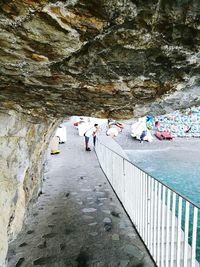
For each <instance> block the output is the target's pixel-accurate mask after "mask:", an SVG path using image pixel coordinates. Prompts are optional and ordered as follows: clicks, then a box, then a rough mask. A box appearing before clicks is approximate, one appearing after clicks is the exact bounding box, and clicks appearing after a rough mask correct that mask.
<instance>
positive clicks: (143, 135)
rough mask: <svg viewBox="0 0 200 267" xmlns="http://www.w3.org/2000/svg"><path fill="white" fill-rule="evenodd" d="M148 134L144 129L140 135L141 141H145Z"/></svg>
mask: <svg viewBox="0 0 200 267" xmlns="http://www.w3.org/2000/svg"><path fill="white" fill-rule="evenodd" d="M146 135H147V131H142V134H141V135H140V143H143V141H144V138H145V136H146Z"/></svg>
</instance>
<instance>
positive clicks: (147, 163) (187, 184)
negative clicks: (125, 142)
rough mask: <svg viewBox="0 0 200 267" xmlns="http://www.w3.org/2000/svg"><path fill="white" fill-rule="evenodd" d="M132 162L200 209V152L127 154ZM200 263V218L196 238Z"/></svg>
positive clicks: (179, 151) (143, 152)
mask: <svg viewBox="0 0 200 267" xmlns="http://www.w3.org/2000/svg"><path fill="white" fill-rule="evenodd" d="M126 153H127V155H128V157H129V159H130V161H131V162H133V163H134V164H135V165H136V166H138V167H140V168H141V169H142V170H144V171H145V172H147V173H148V174H149V175H151V176H153V177H155V178H156V179H157V180H159V181H161V182H163V183H164V184H165V185H167V186H168V187H170V188H171V189H172V190H175V191H176V192H178V193H180V194H181V195H183V196H184V197H186V198H188V199H189V200H191V201H192V202H193V203H194V204H197V205H198V206H200V152H199V151H198V150H196V151H194V150H192V151H190V150H184V149H181V150H176V149H172V148H170V149H163V150H126ZM197 236H198V237H197V244H198V249H197V258H198V261H199V262H200V214H199V220H198V234H197Z"/></svg>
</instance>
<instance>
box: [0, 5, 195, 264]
mask: <svg viewBox="0 0 200 267" xmlns="http://www.w3.org/2000/svg"><path fill="white" fill-rule="evenodd" d="M199 48H200V1H199V0H187V1H186V0H149V1H145V0H89V1H88V0H60V1H57V0H40V1H36V0H1V3H0V112H1V113H0V123H1V127H0V143H1V144H0V145H1V151H3V154H2V155H1V160H0V163H1V171H0V183H1V192H0V193H1V196H0V210H2V211H3V213H1V214H3V216H1V217H0V237H1V239H0V246H1V247H0V266H1V265H2V264H3V263H2V262H3V261H4V258H5V255H6V247H7V240H8V238H11V237H12V236H15V234H16V233H17V232H18V231H19V230H20V227H21V223H22V220H23V216H24V212H25V209H26V207H27V205H28V204H27V203H29V201H30V200H31V199H32V198H33V196H35V195H37V192H38V188H39V186H40V183H41V182H40V181H41V180H40V177H41V169H42V162H43V158H44V157H43V155H44V151H45V150H46V147H47V144H48V141H49V138H50V136H51V135H52V133H53V131H54V129H55V126H56V124H57V123H56V121H58V120H59V118H61V117H63V116H66V115H67V116H70V115H80V114H84V115H95V116H100V117H114V118H124V119H125V118H128V117H132V116H140V115H144V114H145V113H148V112H151V113H157V114H158V113H165V112H169V111H171V110H174V109H177V108H185V107H188V106H191V105H198V106H199V105H200V74H199V73H200V52H199V51H200V50H199ZM7 232H8V236H9V237H8V236H7Z"/></svg>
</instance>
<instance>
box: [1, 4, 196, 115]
mask: <svg viewBox="0 0 200 267" xmlns="http://www.w3.org/2000/svg"><path fill="white" fill-rule="evenodd" d="M0 32H1V34H0V41H1V50H0V56H1V65H0V90H1V95H0V101H1V105H2V106H9V107H10V108H12V107H13V108H15V105H16V104H18V105H20V106H21V107H22V108H23V110H24V112H30V113H31V114H32V115H34V116H35V117H40V116H43V115H44V114H48V115H49V116H57V117H58V116H63V115H66V114H67V115H75V114H79V115H80V114H85V115H91V114H92V115H98V116H104V117H106V116H109V117H121V118H126V117H131V116H133V112H134V115H137V116H138V115H140V114H144V113H145V112H148V111H151V112H153V113H154V112H162V113H163V112H165V111H169V110H173V109H177V108H179V107H181V108H184V107H188V105H199V104H200V101H199V91H200V90H199V70H200V54H199V46H200V2H199V1H198V0H189V1H184V0H175V1H174V0H173V1H172V0H159V1H158V0H151V1H148V3H147V1H144V0H141V1H137V0H98V1H97V0H91V1H86V0H68V1H67V0H66V1H55V0H49V1H47V0H43V1H39V3H38V1H33V0H13V1H5V0H3V1H1V4H0ZM177 92H178V93H177ZM182 96H184V97H182ZM154 103H156V105H154ZM141 107H142V109H141Z"/></svg>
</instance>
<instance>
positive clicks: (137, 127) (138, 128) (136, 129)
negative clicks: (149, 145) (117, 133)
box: [131, 117, 153, 142]
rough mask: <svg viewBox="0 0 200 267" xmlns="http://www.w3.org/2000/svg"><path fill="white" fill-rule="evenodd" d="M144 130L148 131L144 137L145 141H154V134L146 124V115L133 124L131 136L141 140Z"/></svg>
mask: <svg viewBox="0 0 200 267" xmlns="http://www.w3.org/2000/svg"><path fill="white" fill-rule="evenodd" d="M143 131H146V132H147V134H146V136H145V137H144V139H143V140H144V141H148V142H152V141H153V136H152V135H151V133H150V131H149V130H148V129H147V126H146V117H144V118H140V119H139V120H138V122H135V123H134V124H132V126H131V136H132V137H135V138H136V139H138V140H140V136H141V134H142V132H143Z"/></svg>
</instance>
